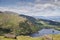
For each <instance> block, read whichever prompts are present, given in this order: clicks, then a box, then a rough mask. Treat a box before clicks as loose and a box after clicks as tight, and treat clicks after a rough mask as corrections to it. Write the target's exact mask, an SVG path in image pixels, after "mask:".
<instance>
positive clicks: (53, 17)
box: [34, 16, 60, 22]
mask: <svg viewBox="0 0 60 40" xmlns="http://www.w3.org/2000/svg"><path fill="white" fill-rule="evenodd" d="M34 17H35V18H38V19H46V20H52V21H57V22H60V16H47V17H44V16H34Z"/></svg>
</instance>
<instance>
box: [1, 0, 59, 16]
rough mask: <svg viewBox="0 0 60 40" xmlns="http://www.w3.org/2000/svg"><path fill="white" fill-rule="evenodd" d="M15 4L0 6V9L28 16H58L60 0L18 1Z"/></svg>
mask: <svg viewBox="0 0 60 40" xmlns="http://www.w3.org/2000/svg"><path fill="white" fill-rule="evenodd" d="M16 5H17V6H16V8H12V7H0V10H2V11H8V10H9V11H13V12H17V13H20V14H25V15H30V16H60V14H59V13H60V11H59V10H60V0H34V2H26V1H23V2H21V1H19V2H17V3H16ZM14 7H15V5H14Z"/></svg>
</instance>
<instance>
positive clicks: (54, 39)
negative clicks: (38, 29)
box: [0, 34, 60, 40]
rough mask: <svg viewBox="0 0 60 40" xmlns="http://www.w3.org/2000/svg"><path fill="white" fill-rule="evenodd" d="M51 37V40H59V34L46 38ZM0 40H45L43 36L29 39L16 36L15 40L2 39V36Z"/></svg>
mask: <svg viewBox="0 0 60 40" xmlns="http://www.w3.org/2000/svg"><path fill="white" fill-rule="evenodd" d="M48 36H49V37H51V38H52V37H53V40H60V34H56V35H53V36H52V35H47V37H48ZM0 40H47V39H46V37H45V36H42V37H30V36H18V37H17V39H11V38H4V36H0Z"/></svg>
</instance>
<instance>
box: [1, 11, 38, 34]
mask: <svg viewBox="0 0 60 40" xmlns="http://www.w3.org/2000/svg"><path fill="white" fill-rule="evenodd" d="M19 15H20V14H17V13H14V12H10V11H5V12H1V11H0V35H3V34H6V33H13V34H15V35H20V34H30V33H33V32H36V31H38V29H37V26H36V25H35V23H33V22H32V20H29V19H28V18H24V17H22V16H19ZM31 18H32V19H33V17H31ZM34 20H35V19H34Z"/></svg>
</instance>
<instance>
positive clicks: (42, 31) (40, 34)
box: [30, 29, 60, 37]
mask: <svg viewBox="0 0 60 40" xmlns="http://www.w3.org/2000/svg"><path fill="white" fill-rule="evenodd" d="M53 31H54V33H53ZM48 34H60V31H58V30H55V29H42V30H40V31H38V32H37V33H33V34H30V36H32V37H39V36H43V35H48Z"/></svg>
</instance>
